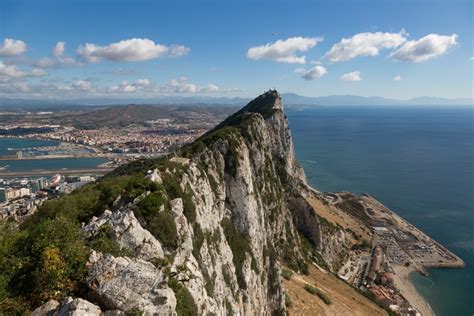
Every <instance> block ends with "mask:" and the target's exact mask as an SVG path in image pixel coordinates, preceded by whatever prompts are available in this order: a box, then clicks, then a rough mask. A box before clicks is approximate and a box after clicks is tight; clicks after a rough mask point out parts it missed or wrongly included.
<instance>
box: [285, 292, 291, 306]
mask: <svg viewBox="0 0 474 316" xmlns="http://www.w3.org/2000/svg"><path fill="white" fill-rule="evenodd" d="M285 306H286V307H287V308H291V307H292V306H293V301H292V299H291V297H290V296H289V295H288V293H285Z"/></svg>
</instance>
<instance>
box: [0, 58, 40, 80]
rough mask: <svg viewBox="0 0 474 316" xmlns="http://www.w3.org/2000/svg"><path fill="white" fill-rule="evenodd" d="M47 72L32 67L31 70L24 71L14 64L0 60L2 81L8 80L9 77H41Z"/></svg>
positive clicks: (0, 77)
mask: <svg viewBox="0 0 474 316" xmlns="http://www.w3.org/2000/svg"><path fill="white" fill-rule="evenodd" d="M47 74H48V73H47V72H46V71H44V70H42V69H36V68H35V69H33V70H32V71H31V72H25V71H22V70H20V69H18V67H17V66H15V65H8V64H4V63H3V62H2V61H0V79H1V80H2V81H9V80H11V79H18V78H25V77H43V76H46V75H47Z"/></svg>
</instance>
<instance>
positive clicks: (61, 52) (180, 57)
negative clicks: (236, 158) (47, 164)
mask: <svg viewBox="0 0 474 316" xmlns="http://www.w3.org/2000/svg"><path fill="white" fill-rule="evenodd" d="M365 4H366V5H358V4H355V3H352V2H350V1H337V2H329V1H316V2H312V3H309V2H306V1H297V2H295V3H294V4H292V5H289V4H287V3H282V2H276V3H270V2H269V1H259V2H256V3H250V2H244V3H236V2H234V1H225V2H219V3H218V2H215V1H205V2H203V3H200V4H199V5H196V4H192V3H190V2H187V1H178V2H177V3H172V2H168V1H162V2H150V1H137V2H136V3H134V6H133V7H130V6H127V5H126V4H125V3H122V2H118V3H116V2H114V3H113V4H111V2H109V1H100V2H90V1H85V2H84V1H82V2H79V1H73V0H72V1H67V2H57V1H42V2H41V3H39V2H36V1H31V0H26V1H10V0H6V1H2V3H1V4H0V16H1V22H0V100H1V98H8V99H28V100H48V99H56V100H67V99H90V98H102V97H107V98H121V99H127V98H128V99H134V98H135V99H136V98H138V99H153V98H159V97H164V96H169V97H181V96H186V97H194V96H200V97H230V98H232V97H239V98H249V97H252V96H254V95H257V94H260V93H261V92H262V91H264V90H268V89H269V88H273V87H276V88H278V90H279V91H282V92H292V93H296V94H298V95H303V96H308V97H322V96H332V95H338V96H345V95H356V96H364V97H369V96H379V97H383V98H389V99H399V100H406V99H411V98H416V97H424V96H428V97H441V98H462V99H471V100H472V97H473V80H472V74H473V67H474V61H473V58H474V57H473V55H474V54H473V51H472V47H473V32H472V22H473V21H472V19H473V15H472V12H473V3H472V2H471V1H464V0H456V1H431V2H429V3H428V2H426V1H398V2H395V1H384V2H383V3H380V2H375V1H366V2H365ZM190 8H192V10H190ZM290 16H291V17H295V16H298V19H289V18H288V17H290ZM400 16H403V19H400ZM83 17H87V19H85V18H83ZM335 21H336V23H335ZM257 25H258V27H256V26H257Z"/></svg>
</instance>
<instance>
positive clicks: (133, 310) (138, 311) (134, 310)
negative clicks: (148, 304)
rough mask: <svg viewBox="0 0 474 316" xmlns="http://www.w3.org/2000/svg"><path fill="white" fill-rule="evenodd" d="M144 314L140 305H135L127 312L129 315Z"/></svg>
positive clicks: (137, 315) (140, 315) (141, 315)
mask: <svg viewBox="0 0 474 316" xmlns="http://www.w3.org/2000/svg"><path fill="white" fill-rule="evenodd" d="M143 314H144V313H143V311H141V310H140V309H139V308H138V307H133V308H132V309H130V310H128V311H127V312H126V313H125V315H127V316H143Z"/></svg>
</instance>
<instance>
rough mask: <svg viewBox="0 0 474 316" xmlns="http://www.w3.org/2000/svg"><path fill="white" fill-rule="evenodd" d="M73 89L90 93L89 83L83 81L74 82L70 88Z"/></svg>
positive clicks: (90, 85)
mask: <svg viewBox="0 0 474 316" xmlns="http://www.w3.org/2000/svg"><path fill="white" fill-rule="evenodd" d="M71 87H72V88H73V89H76V90H80V91H84V92H89V91H92V90H93V88H92V84H91V83H90V82H89V81H85V80H78V81H76V82H74V83H73V84H72V86H71Z"/></svg>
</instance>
